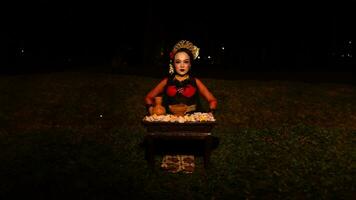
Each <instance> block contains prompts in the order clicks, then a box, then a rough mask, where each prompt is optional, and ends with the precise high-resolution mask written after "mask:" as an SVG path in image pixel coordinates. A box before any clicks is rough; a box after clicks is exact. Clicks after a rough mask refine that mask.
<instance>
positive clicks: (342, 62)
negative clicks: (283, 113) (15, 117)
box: [1, 1, 356, 73]
mask: <svg viewBox="0 0 356 200" xmlns="http://www.w3.org/2000/svg"><path fill="white" fill-rule="evenodd" d="M3 9H4V12H2V14H3V15H4V16H2V20H3V23H2V24H3V25H2V28H1V44H2V45H1V56H2V59H1V72H16V73H20V72H25V71H26V72H33V71H38V70H40V71H41V70H42V71H43V70H45V71H51V70H61V69H76V68H87V67H88V68H89V67H93V66H95V67H97V68H106V69H107V68H109V69H110V70H111V71H112V72H118V73H120V72H125V71H131V72H132V71H135V70H136V71H148V73H149V71H150V70H151V71H152V69H159V70H155V71H160V70H166V69H167V65H168V53H169V51H170V49H171V48H172V46H173V45H174V43H175V42H177V41H178V40H181V39H188V40H191V41H192V42H194V43H195V44H196V45H197V46H198V47H200V48H201V54H200V56H201V57H200V59H199V60H197V61H196V63H195V64H196V66H197V67H196V68H195V69H196V71H199V70H200V71H207V70H203V69H202V68H203V67H204V69H209V70H211V71H214V70H217V69H219V70H218V71H220V72H222V71H227V72H231V71H239V72H242V71H244V72H266V71H267V72H273V71H278V72H282V71H295V72H300V71H303V72H312V71H313V72H315V71H316V72H320V73H321V72H347V73H348V72H352V71H353V68H354V65H355V53H354V49H353V48H352V46H353V43H354V42H355V40H354V35H355V32H354V31H353V29H354V28H353V26H354V25H355V19H356V18H355V14H354V13H355V12H352V2H351V1H350V2H334V3H326V2H324V3H318V4H316V3H315V4H311V3H308V2H302V1H298V2H288V3H284V4H283V3H282V4H281V2H279V3H271V2H265V3H262V2H251V3H249V4H246V3H244V4H242V3H239V2H236V3H232V2H224V1H218V2H214V3H209V2H202V1H194V2H190V1H182V2H177V1H169V2H165V3H162V2H154V1H146V2H135V1H130V2H120V1H118V2H116V3H112V2H111V3H105V2H104V1H100V2H99V1H98V2H81V3H76V2H73V1H72V2H67V1H37V2H26V3H18V2H14V3H12V5H6V6H3ZM142 69H144V70H142ZM167 71H168V70H167Z"/></svg>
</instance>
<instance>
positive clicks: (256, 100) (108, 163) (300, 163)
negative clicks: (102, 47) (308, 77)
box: [0, 72, 356, 199]
mask: <svg viewBox="0 0 356 200" xmlns="http://www.w3.org/2000/svg"><path fill="white" fill-rule="evenodd" d="M159 81H160V79H157V78H149V77H144V76H134V75H117V74H116V75H115V74H105V73H84V72H62V73H60V72H58V73H47V74H30V75H12V76H1V77H0V146H1V151H0V198H1V199H5V198H4V197H16V196H21V195H26V197H34V198H40V199H65V198H67V199H68V198H79V199H114V198H115V199H353V198H354V197H355V192H354V191H355V181H354V180H355V163H354V162H353V161H354V160H355V155H356V154H355V145H354V141H355V133H356V87H355V86H354V85H347V84H336V83H306V82H297V81H256V80H219V79H202V81H203V82H204V83H205V84H206V85H207V86H208V87H209V88H210V90H211V91H212V92H213V93H214V95H215V96H216V97H217V99H218V101H219V109H218V111H217V113H216V115H215V117H216V119H217V122H218V125H217V126H216V127H215V128H214V129H213V134H214V135H215V136H216V137H218V138H219V140H220V143H219V145H218V147H217V148H216V149H215V150H214V151H213V153H212V157H211V163H212V166H211V168H209V169H207V170H204V169H203V168H202V166H203V165H202V158H198V159H197V163H196V164H197V167H196V171H195V172H194V173H193V174H191V175H187V174H168V173H165V172H163V171H160V170H159V166H158V165H159V159H160V158H159V157H157V162H156V164H157V170H156V171H154V172H152V171H150V170H149V168H148V166H147V163H146V161H145V160H144V149H143V148H142V147H140V143H141V142H142V139H143V136H144V134H145V129H144V127H143V126H142V125H141V119H142V118H143V116H144V115H145V108H144V104H143V98H144V96H145V94H146V93H147V92H148V91H149V90H150V89H151V88H152V87H154V85H156V84H157V83H158V82H159ZM205 106H206V104H205Z"/></svg>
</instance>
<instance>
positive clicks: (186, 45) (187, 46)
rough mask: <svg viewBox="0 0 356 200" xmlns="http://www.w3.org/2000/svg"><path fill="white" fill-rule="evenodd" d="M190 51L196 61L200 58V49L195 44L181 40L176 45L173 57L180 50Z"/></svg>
mask: <svg viewBox="0 0 356 200" xmlns="http://www.w3.org/2000/svg"><path fill="white" fill-rule="evenodd" d="M183 48H184V49H188V50H189V51H191V52H192V54H193V56H194V57H193V59H194V60H195V59H196V58H197V57H198V56H199V50H200V49H199V48H198V47H197V46H195V45H194V44H193V43H191V42H189V41H188V40H181V41H179V42H178V43H177V44H175V45H174V47H173V50H172V53H173V55H174V54H175V53H176V52H177V51H178V50H179V49H183Z"/></svg>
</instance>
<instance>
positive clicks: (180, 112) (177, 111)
mask: <svg viewBox="0 0 356 200" xmlns="http://www.w3.org/2000/svg"><path fill="white" fill-rule="evenodd" d="M168 107H169V110H170V111H171V112H172V113H173V114H174V115H176V116H184V115H185V113H186V112H187V109H188V106H187V105H185V104H175V105H169V106H168Z"/></svg>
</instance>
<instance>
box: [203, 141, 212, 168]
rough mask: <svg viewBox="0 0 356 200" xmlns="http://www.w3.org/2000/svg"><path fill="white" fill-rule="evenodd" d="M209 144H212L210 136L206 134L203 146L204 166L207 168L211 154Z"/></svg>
mask: <svg viewBox="0 0 356 200" xmlns="http://www.w3.org/2000/svg"><path fill="white" fill-rule="evenodd" d="M211 145H212V137H211V136H207V137H206V138H205V145H204V146H205V147H204V167H205V168H208V167H209V165H210V155H211Z"/></svg>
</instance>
